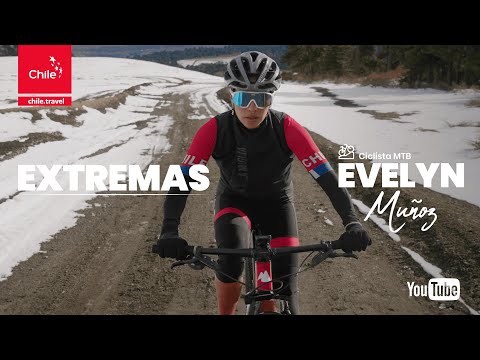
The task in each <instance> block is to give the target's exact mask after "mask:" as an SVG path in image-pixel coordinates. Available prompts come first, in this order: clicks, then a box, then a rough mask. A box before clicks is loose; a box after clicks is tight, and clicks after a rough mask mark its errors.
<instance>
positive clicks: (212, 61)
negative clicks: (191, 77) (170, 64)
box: [177, 56, 233, 67]
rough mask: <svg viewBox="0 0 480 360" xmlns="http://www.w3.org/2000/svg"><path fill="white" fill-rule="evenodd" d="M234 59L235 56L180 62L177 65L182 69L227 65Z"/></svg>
mask: <svg viewBox="0 0 480 360" xmlns="http://www.w3.org/2000/svg"><path fill="white" fill-rule="evenodd" d="M232 59H233V56H217V57H204V58H195V59H184V60H178V61H177V64H178V65H180V66H182V67H187V66H189V65H193V66H196V65H200V64H215V63H217V62H220V63H224V64H227V63H228V62H229V61H230V60H232Z"/></svg>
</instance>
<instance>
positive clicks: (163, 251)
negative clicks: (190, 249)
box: [157, 233, 188, 260]
mask: <svg viewBox="0 0 480 360" xmlns="http://www.w3.org/2000/svg"><path fill="white" fill-rule="evenodd" d="M187 246H188V243H187V241H186V240H184V239H182V238H181V237H179V236H178V235H177V234H172V233H165V234H162V235H160V238H159V239H158V241H157V252H158V254H159V255H160V257H162V258H174V259H177V260H185V259H186V258H187V256H188V253H187Z"/></svg>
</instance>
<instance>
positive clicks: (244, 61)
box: [224, 51, 282, 93]
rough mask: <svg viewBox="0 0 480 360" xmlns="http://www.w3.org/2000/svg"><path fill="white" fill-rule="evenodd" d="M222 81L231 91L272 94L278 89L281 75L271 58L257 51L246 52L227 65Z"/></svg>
mask: <svg viewBox="0 0 480 360" xmlns="http://www.w3.org/2000/svg"><path fill="white" fill-rule="evenodd" d="M224 79H225V83H226V85H227V86H228V87H229V88H230V89H231V90H232V91H238V90H244V91H259V92H271V93H273V92H275V91H277V90H278V89H279V88H280V84H281V82H282V75H281V73H280V68H279V67H278V65H277V63H276V62H275V61H274V60H273V59H272V58H270V57H268V56H267V55H265V54H263V53H261V52H258V51H247V52H244V53H242V54H240V55H238V56H237V57H235V58H233V59H232V60H231V61H230V62H229V63H228V64H227V71H225V75H224Z"/></svg>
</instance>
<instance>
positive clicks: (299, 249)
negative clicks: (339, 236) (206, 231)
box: [152, 230, 358, 315]
mask: <svg viewBox="0 0 480 360" xmlns="http://www.w3.org/2000/svg"><path fill="white" fill-rule="evenodd" d="M271 240H272V237H271V235H259V234H257V231H255V230H252V231H251V233H250V236H249V247H248V248H245V249H225V248H204V247H201V246H188V248H187V252H188V258H187V259H186V260H179V261H176V262H174V263H173V264H172V265H171V268H172V269H173V268H175V267H177V266H181V265H189V266H190V267H191V268H192V269H194V270H201V269H203V268H205V266H206V267H208V268H210V269H212V270H214V271H216V272H217V271H219V268H218V264H217V262H216V261H215V260H213V259H212V258H210V257H209V256H208V255H236V256H241V257H243V258H244V259H245V272H244V281H245V282H241V281H238V280H236V279H233V280H235V281H238V282H240V283H241V284H243V285H244V286H245V296H244V301H245V307H246V308H245V314H246V315H260V314H261V315H267V314H268V315H273V314H274V315H297V314H294V313H293V312H292V310H291V307H290V302H291V301H292V296H298V294H292V295H288V296H287V295H282V290H283V289H284V284H283V282H282V281H281V280H282V279H284V278H288V277H289V276H296V275H297V274H299V273H301V272H303V271H306V270H308V269H312V268H314V267H315V266H317V265H319V264H320V263H322V262H323V261H325V260H326V259H328V258H335V257H351V258H355V259H358V257H357V255H355V254H353V253H351V252H342V253H338V252H336V251H335V250H338V249H341V248H342V243H341V241H340V240H334V241H321V242H320V243H318V244H313V245H302V246H291V247H281V248H271V247H270V241H271ZM152 252H153V253H158V250H157V246H156V245H154V246H153V248H152ZM306 252H310V255H308V256H307V257H306V258H305V259H304V260H303V262H302V264H301V265H300V266H299V269H298V270H297V271H296V272H295V273H292V274H287V275H284V276H282V277H278V278H275V279H272V263H271V260H272V258H273V257H275V256H277V255H281V254H293V253H306ZM314 252H316V254H315V255H314V256H313V257H312V259H311V261H310V263H306V260H307V259H308V258H309V257H310V256H311V255H312V254H313V253H314ZM305 263H306V264H305ZM304 264H305V266H304ZM224 275H226V276H227V277H230V276H228V275H227V274H224ZM275 284H277V286H274V285H275ZM268 300H274V301H276V302H278V306H277V309H278V311H275V312H262V311H260V309H261V302H262V301H268Z"/></svg>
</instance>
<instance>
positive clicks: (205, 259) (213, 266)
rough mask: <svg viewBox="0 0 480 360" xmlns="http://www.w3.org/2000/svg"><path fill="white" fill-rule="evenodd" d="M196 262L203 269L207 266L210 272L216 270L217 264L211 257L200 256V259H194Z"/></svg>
mask: <svg viewBox="0 0 480 360" xmlns="http://www.w3.org/2000/svg"><path fill="white" fill-rule="evenodd" d="M195 259H196V260H197V261H198V262H200V263H202V264H203V267H205V266H207V267H209V268H210V269H212V270H215V271H216V270H217V263H216V262H215V261H214V260H212V258H211V257H209V256H205V255H201V256H200V257H196V258H195Z"/></svg>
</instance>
